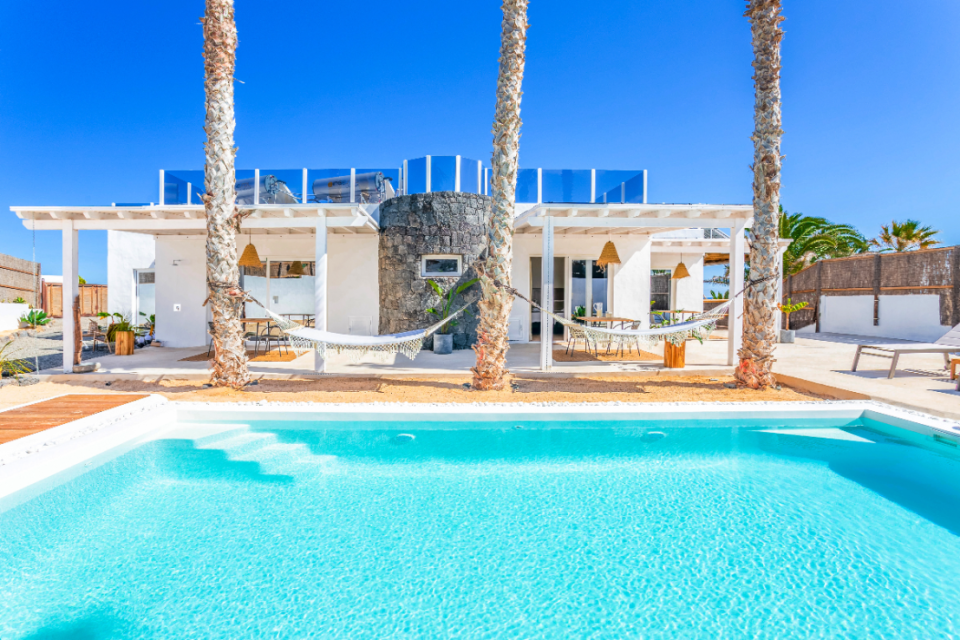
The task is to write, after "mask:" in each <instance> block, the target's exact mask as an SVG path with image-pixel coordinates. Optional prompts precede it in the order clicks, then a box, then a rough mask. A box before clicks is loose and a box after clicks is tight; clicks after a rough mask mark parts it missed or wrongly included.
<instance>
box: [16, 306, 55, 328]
mask: <svg viewBox="0 0 960 640" xmlns="http://www.w3.org/2000/svg"><path fill="white" fill-rule="evenodd" d="M48 324H50V318H49V317H48V316H47V314H46V312H44V311H43V310H41V309H30V311H28V312H26V313H25V314H23V315H22V316H20V327H21V328H22V329H36V328H37V327H45V326H46V325H48Z"/></svg>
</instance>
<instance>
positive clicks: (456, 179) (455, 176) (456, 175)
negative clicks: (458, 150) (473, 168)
mask: <svg viewBox="0 0 960 640" xmlns="http://www.w3.org/2000/svg"><path fill="white" fill-rule="evenodd" d="M453 190H454V191H455V192H456V193H460V156H457V164H456V169H455V170H454V174H453Z"/></svg>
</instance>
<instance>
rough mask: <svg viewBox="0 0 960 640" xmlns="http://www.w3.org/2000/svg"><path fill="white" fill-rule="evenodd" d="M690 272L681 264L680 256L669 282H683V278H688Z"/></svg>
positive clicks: (681, 256)
mask: <svg viewBox="0 0 960 640" xmlns="http://www.w3.org/2000/svg"><path fill="white" fill-rule="evenodd" d="M689 277H690V272H689V271H687V265H685V264H683V254H682V253H681V254H680V264H678V265H677V268H676V269H674V271H673V276H672V277H671V278H670V279H671V280H683V279H684V278H689Z"/></svg>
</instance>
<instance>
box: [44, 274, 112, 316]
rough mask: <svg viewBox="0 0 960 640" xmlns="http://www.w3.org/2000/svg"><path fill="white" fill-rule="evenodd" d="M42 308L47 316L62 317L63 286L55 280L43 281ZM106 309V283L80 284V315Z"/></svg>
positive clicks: (90, 314)
mask: <svg viewBox="0 0 960 640" xmlns="http://www.w3.org/2000/svg"><path fill="white" fill-rule="evenodd" d="M43 310H44V311H46V312H47V315H48V316H52V317H54V318H62V317H63V286H62V285H61V284H60V283H57V282H44V283H43ZM106 310H107V285H105V284H82V285H80V315H81V316H95V315H97V314H98V313H100V312H101V311H106Z"/></svg>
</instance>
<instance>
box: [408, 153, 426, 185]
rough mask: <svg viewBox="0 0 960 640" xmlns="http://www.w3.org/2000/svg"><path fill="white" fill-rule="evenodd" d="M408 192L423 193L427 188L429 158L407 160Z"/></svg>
mask: <svg viewBox="0 0 960 640" xmlns="http://www.w3.org/2000/svg"><path fill="white" fill-rule="evenodd" d="M407 174H408V175H407V193H423V192H425V191H426V190H427V159H426V158H416V159H414V160H409V161H407Z"/></svg>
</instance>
